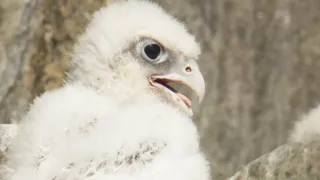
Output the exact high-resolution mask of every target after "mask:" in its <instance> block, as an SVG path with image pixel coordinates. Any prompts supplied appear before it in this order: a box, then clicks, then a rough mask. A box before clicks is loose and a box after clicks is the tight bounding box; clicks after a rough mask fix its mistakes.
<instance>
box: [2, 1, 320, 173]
mask: <svg viewBox="0 0 320 180" xmlns="http://www.w3.org/2000/svg"><path fill="white" fill-rule="evenodd" d="M157 1H158V2H159V3H160V4H161V5H162V6H164V7H165V8H166V9H167V10H168V11H169V12H171V13H172V14H174V15H175V16H176V17H178V18H179V19H181V20H182V21H184V22H186V24H187V26H188V27H189V29H190V31H191V32H192V33H194V34H195V35H196V37H197V39H198V40H199V41H200V42H201V45H202V49H203V53H202V56H201V62H200V65H201V68H202V71H203V74H204V76H205V79H206V83H207V95H206V98H205V100H204V103H203V104H202V105H201V107H200V108H198V109H197V115H196V120H195V122H196V124H197V125H198V127H199V130H200V133H201V138H202V145H203V149H204V151H205V153H206V154H207V156H208V159H209V160H210V162H211V166H212V175H213V179H225V178H227V177H229V176H231V175H232V174H234V173H235V172H236V171H237V170H239V169H240V168H241V167H242V166H243V165H245V164H247V163H249V162H250V161H252V160H254V159H256V158H258V157H259V156H261V155H263V154H265V153H267V152H270V151H272V150H273V149H275V148H276V147H278V146H279V145H282V144H284V143H285V142H286V139H287V138H288V134H289V133H290V130H291V128H292V126H293V123H294V121H296V120H298V119H299V118H300V116H301V115H302V114H303V113H307V112H308V110H309V109H310V108H311V107H314V106H316V105H317V103H318V101H319V100H320V91H318V89H319V88H320V71H319V70H320V12H319V7H320V1H318V0H296V1H289V0H282V1H278V0H260V1H255V0H201V1H199V0H161V1H160V0H157ZM106 3H107V0H87V1H72V0H1V2H0V121H1V122H2V123H11V122H13V121H18V119H19V116H20V115H22V114H23V112H25V111H26V110H27V108H28V103H30V102H32V100H33V98H34V97H35V96H38V95H40V94H41V93H43V92H44V91H46V90H51V89H54V88H57V87H59V86H60V85H61V83H62V81H63V78H64V77H65V74H64V73H65V72H66V71H67V70H68V61H69V59H70V53H71V52H72V46H73V43H74V41H75V40H76V38H77V36H78V35H79V33H81V32H82V31H83V28H84V26H85V25H86V23H87V22H88V21H89V20H90V15H91V14H92V12H94V11H95V10H97V9H98V8H99V7H101V6H102V5H104V4H106ZM319 147H320V145H319V144H318V143H317V142H313V143H311V144H307V145H301V144H293V145H292V144H286V145H284V146H282V147H280V150H279V149H276V150H275V151H274V152H272V153H270V154H266V155H265V156H263V157H261V158H260V159H258V160H256V161H254V162H252V163H251V164H249V166H248V168H247V169H246V168H244V169H243V174H242V176H237V177H236V176H235V177H234V179H246V178H248V177H250V178H252V179H254V178H256V179H267V178H269V179H277V178H279V179H286V178H288V179H305V178H306V177H309V176H308V175H310V177H309V179H316V177H317V178H319V176H316V175H315V174H316V173H312V172H317V171H316V170H314V168H316V169H317V168H318V169H320V167H319V165H317V164H314V163H313V162H320V161H314V160H315V159H316V158H318V160H319V156H320V154H319V152H320V148H319ZM305 149H309V150H310V152H313V153H312V156H307V157H305V156H304V155H303V154H302V155H300V156H296V155H299V154H301V152H304V150H305ZM284 152H285V153H284ZM279 154H280V155H281V156H280V157H279V158H280V159H278V160H279V162H281V163H278V164H277V163H275V164H271V165H273V166H277V167H278V166H281V167H282V168H279V170H276V171H275V169H273V170H270V169H268V168H265V167H269V166H271V165H270V163H268V162H269V161H267V160H266V159H268V158H269V157H270V156H271V157H273V158H277V157H278V155H279ZM293 157H297V158H298V160H297V159H295V158H293ZM309 157H312V158H309ZM299 158H300V159H299ZM308 158H309V159H308ZM269 160H270V159H269ZM300 160H305V162H306V163H305V164H301V166H299V162H301V161H300ZM309 160H310V161H309ZM312 160H313V161H312ZM310 164H311V165H310ZM289 165H290V167H289ZM294 165H296V166H294ZM303 165H305V166H303ZM309 165H310V166H309ZM302 166H303V167H302ZM310 167H311V168H310ZM248 169H249V170H250V171H249V170H248ZM269 171H272V172H274V171H275V172H274V173H269V174H268V173H266V172H269ZM248 172H250V173H248ZM294 172H296V173H294ZM252 173H253V174H252ZM248 175H250V176H248ZM251 175H253V176H251ZM267 175H268V177H266V176H267ZM311 175H314V176H311ZM307 179H308V178H307Z"/></svg>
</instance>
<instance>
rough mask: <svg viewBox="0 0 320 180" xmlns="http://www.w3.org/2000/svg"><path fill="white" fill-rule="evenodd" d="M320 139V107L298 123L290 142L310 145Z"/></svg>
mask: <svg viewBox="0 0 320 180" xmlns="http://www.w3.org/2000/svg"><path fill="white" fill-rule="evenodd" d="M319 139H320V106H318V107H316V108H314V109H312V110H311V111H310V112H309V113H307V114H306V115H304V116H303V117H302V118H301V120H299V121H297V122H296V124H295V127H294V129H293V130H292V132H291V135H290V137H289V141H291V142H301V143H308V142H310V141H313V140H319Z"/></svg>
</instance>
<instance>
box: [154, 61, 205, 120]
mask: <svg viewBox="0 0 320 180" xmlns="http://www.w3.org/2000/svg"><path fill="white" fill-rule="evenodd" d="M179 70H180V71H179ZM173 71H174V72H173ZM173 71H171V72H170V73H168V74H164V75H151V76H150V79H149V82H150V84H151V85H152V86H154V87H156V88H160V89H162V90H163V91H165V92H167V93H168V94H170V95H171V97H172V99H173V101H174V102H175V103H176V104H177V105H178V106H179V107H180V108H181V109H182V110H183V111H185V112H186V113H187V114H188V115H190V116H192V115H193V112H192V104H191V100H190V99H189V98H188V97H187V96H185V95H184V94H182V93H180V92H177V90H175V89H174V88H172V87H171V86H169V85H168V83H176V84H180V85H183V86H187V87H189V88H190V89H192V90H193V91H194V92H195V94H196V95H197V97H198V101H199V102H201V101H202V99H203V97H204V94H205V83H204V79H203V76H202V74H201V72H200V71H199V68H198V66H197V65H196V64H195V63H194V64H188V65H185V66H184V67H183V69H182V70H181V66H180V68H178V69H177V68H173Z"/></svg>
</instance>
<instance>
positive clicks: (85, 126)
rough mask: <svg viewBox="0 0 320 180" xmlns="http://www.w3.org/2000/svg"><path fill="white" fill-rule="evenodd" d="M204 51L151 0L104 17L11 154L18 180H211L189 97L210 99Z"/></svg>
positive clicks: (35, 109)
mask: <svg viewBox="0 0 320 180" xmlns="http://www.w3.org/2000/svg"><path fill="white" fill-rule="evenodd" d="M199 54H200V48H199V45H198V44H197V42H196V41H195V38H194V36H192V35H191V34H189V33H188V31H187V30H186V28H185V27H184V25H183V24H181V23H180V22H178V21H177V20H176V19H174V18H173V17H172V16H170V15H168V14H167V13H166V12H165V11H164V10H163V9H161V8H160V7H159V6H158V5H156V4H154V3H152V2H149V1H143V0H128V1H117V2H113V3H111V4H110V5H108V6H107V7H103V8H102V9H101V10H99V11H97V12H96V13H95V14H94V15H93V18H92V21H91V22H90V24H89V25H88V27H87V29H86V31H85V33H84V34H83V35H82V36H81V37H80V38H79V40H78V42H77V43H76V45H75V50H74V54H73V58H72V61H71V63H72V68H71V70H70V72H69V74H68V79H67V81H66V82H67V83H66V84H65V85H64V86H63V87H62V88H60V89H57V90H54V91H50V92H46V93H44V94H43V95H42V96H41V97H39V98H37V99H36V100H35V101H34V103H33V105H32V106H31V108H30V110H29V112H28V113H27V114H26V116H25V117H24V118H23V119H22V121H21V123H20V124H19V128H18V135H17V136H16V138H15V139H14V140H13V142H12V145H11V146H10V151H9V153H8V154H7V156H8V158H9V161H8V163H7V166H9V167H10V168H12V174H10V176H11V179H13V180H22V179H23V180H74V179H90V180H93V179H94V180H102V179H103V180H106V179H112V180H129V179H130V180H147V179H148V180H149V179H153V180H158V179H159V180H160V179H161V180H164V179H166V180H179V179H181V180H182V179H183V180H208V179H210V171H209V166H208V162H207V160H206V159H205V157H204V156H203V154H202V152H201V151H200V148H199V136H198V133H197V129H196V127H195V125H194V124H193V122H192V119H191V118H190V116H192V108H191V107H192V105H191V101H190V100H189V98H188V97H187V96H185V95H183V94H182V93H179V92H177V91H176V90H175V89H174V88H173V87H172V86H171V85H170V83H176V84H181V85H184V86H188V87H189V88H191V89H192V90H193V91H194V92H195V94H196V95H197V96H198V97H199V98H198V99H199V101H201V100H202V98H203V96H204V92H205V84H204V80H203V77H202V75H201V72H200V70H199V68H198V66H197V61H196V60H197V59H198V56H199Z"/></svg>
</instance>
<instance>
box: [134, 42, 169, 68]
mask: <svg viewBox="0 0 320 180" xmlns="http://www.w3.org/2000/svg"><path fill="white" fill-rule="evenodd" d="M137 50H138V51H139V52H140V53H141V56H142V57H143V59H145V60H147V61H149V62H151V63H155V64H157V63H161V62H164V61H166V60H167V59H168V53H167V52H166V51H165V49H164V48H163V47H162V46H161V45H160V44H159V43H158V42H156V41H154V40H152V39H146V40H143V41H141V42H139V43H138V45H137Z"/></svg>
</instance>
